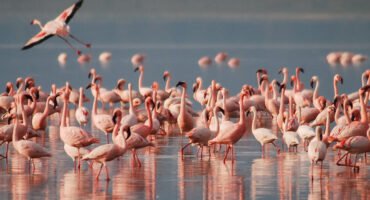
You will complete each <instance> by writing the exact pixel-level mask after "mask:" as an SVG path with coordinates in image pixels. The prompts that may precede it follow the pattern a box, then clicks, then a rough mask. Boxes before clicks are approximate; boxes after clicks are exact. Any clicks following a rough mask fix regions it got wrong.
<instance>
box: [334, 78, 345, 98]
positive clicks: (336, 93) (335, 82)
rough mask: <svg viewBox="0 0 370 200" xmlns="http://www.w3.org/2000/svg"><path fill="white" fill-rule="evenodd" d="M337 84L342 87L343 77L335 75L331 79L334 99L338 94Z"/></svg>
mask: <svg viewBox="0 0 370 200" xmlns="http://www.w3.org/2000/svg"><path fill="white" fill-rule="evenodd" d="M338 82H340V84H342V85H343V77H342V76H340V75H339V74H335V75H334V78H333V88H334V98H335V97H337V96H339V92H338V84H337V83H338Z"/></svg>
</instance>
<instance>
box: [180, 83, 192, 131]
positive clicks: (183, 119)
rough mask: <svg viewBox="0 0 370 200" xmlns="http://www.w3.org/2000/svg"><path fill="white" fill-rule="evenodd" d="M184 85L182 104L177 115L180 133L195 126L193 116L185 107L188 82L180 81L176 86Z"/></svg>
mask: <svg viewBox="0 0 370 200" xmlns="http://www.w3.org/2000/svg"><path fill="white" fill-rule="evenodd" d="M178 86H181V87H182V94H181V105H180V113H179V115H178V117H177V124H178V126H179V128H180V133H181V134H183V133H185V132H187V131H190V130H191V129H192V128H193V127H194V120H193V116H192V115H191V114H190V113H189V112H187V109H186V107H185V97H186V88H187V84H186V82H182V81H179V82H178V83H177V84H176V87H178Z"/></svg>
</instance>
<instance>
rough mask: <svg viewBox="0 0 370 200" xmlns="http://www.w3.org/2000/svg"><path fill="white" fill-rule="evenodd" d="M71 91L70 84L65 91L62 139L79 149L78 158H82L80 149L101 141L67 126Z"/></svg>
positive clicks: (61, 127)
mask: <svg viewBox="0 0 370 200" xmlns="http://www.w3.org/2000/svg"><path fill="white" fill-rule="evenodd" d="M69 94H70V89H69V83H68V82H67V83H66V87H65V90H64V95H63V98H64V103H63V104H64V106H63V113H62V118H61V123H60V131H59V132H60V139H61V140H62V141H63V143H65V144H68V145H69V146H72V147H76V148H77V149H78V156H77V157H78V158H80V157H81V154H80V148H81V147H87V146H89V145H91V144H94V143H99V140H98V139H97V138H95V137H93V136H92V135H91V134H90V133H88V132H87V131H85V130H84V129H82V128H80V127H76V126H67V112H68V99H69ZM78 167H79V168H80V159H78Z"/></svg>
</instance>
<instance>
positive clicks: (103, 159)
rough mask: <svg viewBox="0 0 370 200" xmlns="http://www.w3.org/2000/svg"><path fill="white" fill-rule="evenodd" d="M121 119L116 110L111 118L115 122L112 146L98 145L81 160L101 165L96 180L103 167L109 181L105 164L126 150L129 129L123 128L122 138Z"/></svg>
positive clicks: (120, 114) (118, 111) (119, 111)
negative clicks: (124, 133) (125, 135)
mask: <svg viewBox="0 0 370 200" xmlns="http://www.w3.org/2000/svg"><path fill="white" fill-rule="evenodd" d="M121 117H122V112H121V110H119V109H116V110H115V112H114V116H113V121H114V122H115V126H114V129H113V133H112V140H113V144H103V145H100V146H98V147H96V148H95V149H93V150H92V151H91V152H90V153H88V154H86V155H84V156H83V157H82V160H92V161H95V162H99V163H101V166H100V170H99V172H98V175H97V176H96V179H97V180H98V179H99V176H100V172H101V170H102V169H103V167H105V172H106V174H107V177H106V180H107V181H109V180H110V177H109V172H108V167H107V162H109V161H112V160H114V159H116V158H118V157H120V156H122V155H123V154H124V153H125V152H126V150H127V144H126V140H127V139H128V138H129V137H130V135H131V131H130V127H128V126H126V127H124V128H123V130H122V131H125V132H127V137H126V138H124V135H123V132H122V131H119V129H120V126H121V124H120V122H121ZM113 138H114V139H113Z"/></svg>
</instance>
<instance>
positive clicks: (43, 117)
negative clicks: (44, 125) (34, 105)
mask: <svg viewBox="0 0 370 200" xmlns="http://www.w3.org/2000/svg"><path fill="white" fill-rule="evenodd" d="M51 98H52V97H51V96H49V97H48V98H47V99H46V102H45V109H44V112H43V113H42V115H41V121H44V120H45V119H46V117H47V116H48V114H49V102H50V100H51Z"/></svg>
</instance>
